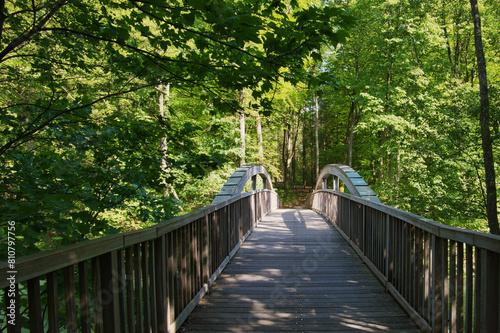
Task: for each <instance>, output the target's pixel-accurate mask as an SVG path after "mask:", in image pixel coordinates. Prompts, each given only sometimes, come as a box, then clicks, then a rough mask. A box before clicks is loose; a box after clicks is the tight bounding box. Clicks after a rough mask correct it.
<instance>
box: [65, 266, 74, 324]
mask: <svg viewBox="0 0 500 333" xmlns="http://www.w3.org/2000/svg"><path fill="white" fill-rule="evenodd" d="M63 275H64V300H65V302H64V306H65V309H66V330H67V331H68V332H76V331H77V327H76V300H75V279H74V276H73V275H74V271H73V266H68V267H65V268H64V269H63Z"/></svg>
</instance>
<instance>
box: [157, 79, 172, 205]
mask: <svg viewBox="0 0 500 333" xmlns="http://www.w3.org/2000/svg"><path fill="white" fill-rule="evenodd" d="M158 92H159V96H158V105H159V109H160V117H161V119H162V121H165V119H166V118H167V113H166V112H165V104H166V103H168V100H169V99H170V84H168V83H167V86H166V87H163V84H160V85H159V86H158ZM167 107H168V106H167ZM160 150H161V152H162V156H161V170H162V171H163V173H164V174H167V172H168V167H167V160H166V158H167V134H166V133H165V135H164V136H163V137H162V138H161V140H160ZM168 192H169V191H168V185H167V183H166V182H165V184H164V186H163V196H164V197H168V196H169V193H168Z"/></svg>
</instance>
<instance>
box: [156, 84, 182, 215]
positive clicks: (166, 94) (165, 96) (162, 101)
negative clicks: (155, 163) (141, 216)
mask: <svg viewBox="0 0 500 333" xmlns="http://www.w3.org/2000/svg"><path fill="white" fill-rule="evenodd" d="M158 91H159V93H160V94H159V97H158V104H159V109H160V117H161V118H162V120H165V118H166V117H167V112H168V110H167V111H166V110H165V106H167V108H168V102H169V100H170V83H167V86H166V87H165V90H163V85H162V84H160V85H159V86H158ZM160 149H161V151H162V157H161V170H162V171H163V173H165V174H167V173H168V171H169V170H168V167H167V160H166V158H167V135H166V134H165V135H164V136H163V137H162V138H161V141H160ZM169 189H170V190H171V191H172V196H173V197H174V198H175V199H177V200H178V201H180V200H179V196H178V195H177V192H176V191H175V187H174V186H173V185H171V184H167V182H165V184H164V187H163V196H164V197H168V196H170V191H169ZM179 210H180V211H181V212H183V211H184V209H183V208H182V206H180V205H179Z"/></svg>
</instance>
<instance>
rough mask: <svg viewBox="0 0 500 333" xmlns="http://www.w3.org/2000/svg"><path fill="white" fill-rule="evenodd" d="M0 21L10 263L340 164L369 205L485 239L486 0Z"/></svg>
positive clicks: (50, 2) (2, 157)
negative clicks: (357, 180) (12, 247)
mask: <svg viewBox="0 0 500 333" xmlns="http://www.w3.org/2000/svg"><path fill="white" fill-rule="evenodd" d="M0 13H1V14H0V132H1V136H0V169H1V170H0V192H1V193H2V195H1V196H0V230H2V234H6V233H7V228H8V226H9V221H15V222H16V228H17V229H16V233H17V237H18V239H19V240H22V245H23V246H22V248H21V246H19V248H18V250H17V251H18V254H19V255H25V254H30V253H35V252H38V251H44V250H48V249H52V248H56V247H59V246H63V245H67V244H72V243H76V242H79V241H81V240H84V239H92V238H96V237H101V236H103V235H108V234H112V233H117V232H123V231H129V230H134V229H139V228H144V227H147V226H150V225H152V224H156V223H162V222H165V221H167V220H168V219H170V218H172V217H174V216H177V215H180V214H184V213H186V212H189V211H192V210H194V209H196V208H199V207H203V206H206V205H208V204H210V202H211V201H212V199H213V197H214V196H215V195H216V194H217V192H218V191H219V189H220V188H221V187H222V185H223V184H224V183H225V181H226V180H227V178H228V177H229V176H230V175H231V173H232V172H233V171H234V169H235V168H236V167H238V166H240V165H244V164H253V163H262V164H264V165H265V167H266V168H267V170H268V171H269V173H270V174H271V175H272V177H273V181H274V183H275V184H277V186H278V191H279V192H280V195H281V196H282V197H283V198H284V199H285V200H289V199H291V198H293V197H294V191H295V190H297V189H303V188H311V187H312V186H313V185H314V184H315V182H316V177H317V174H318V171H319V170H320V169H321V168H322V167H323V166H324V165H325V164H329V163H342V164H346V165H350V166H352V167H353V168H354V169H355V170H356V171H358V172H359V173H360V174H361V175H362V176H363V177H364V179H365V180H366V181H367V182H368V183H369V184H370V186H371V187H372V189H374V191H375V192H376V193H377V195H378V196H379V198H380V199H381V200H382V202H383V203H384V204H387V205H391V206H394V207H397V208H400V209H403V210H406V211H409V212H412V213H415V214H418V215H421V216H424V217H427V218H429V219H432V220H435V221H437V222H441V223H445V224H448V225H452V226H455V227H460V228H467V229H471V230H478V231H484V232H492V233H499V231H498V208H497V201H498V200H497V197H496V195H497V192H498V181H496V180H495V175H498V173H499V171H500V163H499V162H498V161H499V158H500V143H499V140H498V139H499V136H500V127H499V120H500V48H499V47H498V45H500V29H499V28H498V27H499V26H500V3H499V2H498V1H497V0H479V3H477V2H476V0H470V1H469V0H452V1H445V0H434V1H427V0H425V1H424V0H342V1H340V0H339V1H334V0H332V1H325V0H321V1H320V0H315V1H305V0H285V1H282V0H238V1H226V0H209V1H205V0H169V1H162V0H30V1H26V0H5V1H1V2H0ZM497 178H498V177H497ZM19 244H21V242H19ZM5 246H6V244H5V240H4V239H2V240H0V253H2V256H3V255H4V253H6V252H5V251H3V250H2V249H3V248H4V247H5ZM1 259H2V260H3V259H4V258H1Z"/></svg>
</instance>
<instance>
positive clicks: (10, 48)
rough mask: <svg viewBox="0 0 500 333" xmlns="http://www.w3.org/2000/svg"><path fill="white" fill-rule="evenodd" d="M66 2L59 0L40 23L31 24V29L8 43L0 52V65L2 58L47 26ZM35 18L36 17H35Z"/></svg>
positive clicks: (65, 0)
mask: <svg viewBox="0 0 500 333" xmlns="http://www.w3.org/2000/svg"><path fill="white" fill-rule="evenodd" d="M67 1H68V0H59V1H57V2H56V3H55V4H54V7H53V8H52V9H51V10H50V11H49V12H48V13H47V14H46V15H45V16H44V17H42V18H41V20H40V22H39V23H38V24H35V22H34V23H33V27H32V28H31V29H30V30H29V31H26V32H24V33H22V34H21V35H20V36H19V37H17V38H16V39H14V40H13V41H12V42H10V43H9V45H7V46H6V47H5V49H3V50H2V51H1V52H0V63H1V62H3V61H4V57H5V56H6V55H7V54H9V53H10V52H12V51H14V50H15V49H17V48H18V47H19V46H20V45H22V44H24V43H25V42H27V41H28V40H30V39H31V37H33V36H34V35H35V34H37V33H39V32H40V31H41V30H42V28H43V27H44V26H45V25H46V24H47V22H48V21H49V20H50V19H51V18H52V17H53V16H54V15H55V14H56V13H57V11H58V10H59V9H61V8H62V7H63V6H64V5H65V4H66V2H67ZM35 18H36V16H35Z"/></svg>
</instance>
